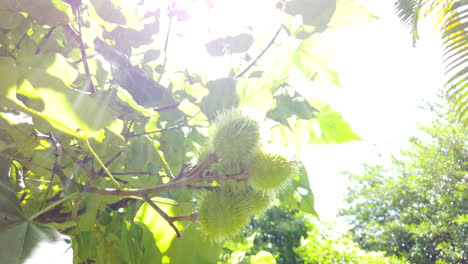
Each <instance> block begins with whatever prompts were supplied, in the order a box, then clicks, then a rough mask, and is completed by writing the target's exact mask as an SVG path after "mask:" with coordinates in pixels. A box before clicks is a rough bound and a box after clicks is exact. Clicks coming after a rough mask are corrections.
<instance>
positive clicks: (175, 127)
mask: <svg viewBox="0 0 468 264" xmlns="http://www.w3.org/2000/svg"><path fill="white" fill-rule="evenodd" d="M199 113H200V112H197V113H196V114H195V115H193V116H191V117H190V118H189V119H187V120H185V121H184V122H183V123H182V124H180V125H175V126H171V127H168V128H162V129H158V130H155V131H150V132H145V133H140V134H134V133H130V134H129V135H128V138H131V137H139V136H146V135H151V134H155V133H160V132H164V131H168V130H173V129H178V128H182V127H184V126H186V125H187V124H188V122H190V120H192V119H194V118H195V117H196V116H197V115H198V114H199Z"/></svg>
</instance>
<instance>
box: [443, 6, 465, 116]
mask: <svg viewBox="0 0 468 264" xmlns="http://www.w3.org/2000/svg"><path fill="white" fill-rule="evenodd" d="M445 17H446V19H445V21H444V23H443V24H441V26H442V32H443V34H442V39H443V43H444V53H443V56H444V64H445V65H444V66H445V71H446V72H445V75H446V76H447V82H446V87H449V89H448V90H447V97H448V98H449V100H450V101H451V102H452V103H453V104H454V105H455V106H456V109H457V113H458V116H459V117H460V118H461V119H462V120H463V121H464V122H465V123H468V115H467V113H468V1H467V0H459V1H453V4H452V5H451V6H450V7H449V8H447V9H446V16H445Z"/></svg>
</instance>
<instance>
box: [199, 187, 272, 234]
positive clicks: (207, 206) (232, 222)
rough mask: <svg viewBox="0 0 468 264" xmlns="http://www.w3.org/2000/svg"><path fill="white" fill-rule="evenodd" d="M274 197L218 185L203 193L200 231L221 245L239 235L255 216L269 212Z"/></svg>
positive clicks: (250, 190)
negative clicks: (214, 188) (212, 189)
mask: <svg viewBox="0 0 468 264" xmlns="http://www.w3.org/2000/svg"><path fill="white" fill-rule="evenodd" d="M271 199H272V198H271V196H268V195H265V194H263V193H260V192H257V191H255V190H253V189H252V188H250V187H249V186H248V185H245V188H239V189H238V188H231V187H229V186H219V187H218V188H217V189H216V190H214V191H206V192H204V193H203V194H202V195H201V197H200V199H199V208H198V209H199V211H198V223H199V225H200V231H201V232H202V234H204V235H205V236H206V237H207V238H209V239H210V240H211V241H214V242H222V241H225V240H227V239H230V238H232V237H234V236H235V235H237V234H238V233H239V232H240V231H241V230H242V229H243V228H244V227H245V226H246V225H247V224H248V223H249V222H250V218H251V217H252V216H253V215H255V214H256V213H261V212H263V211H264V210H266V209H267V208H268V207H269V205H270V203H271Z"/></svg>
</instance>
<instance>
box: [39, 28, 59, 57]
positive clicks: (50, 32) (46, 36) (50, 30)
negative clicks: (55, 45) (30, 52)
mask: <svg viewBox="0 0 468 264" xmlns="http://www.w3.org/2000/svg"><path fill="white" fill-rule="evenodd" d="M56 28H57V26H53V27H51V28H50V29H49V32H47V34H46V35H45V36H44V37H43V38H42V40H41V43H39V44H38V45H37V49H36V51H35V52H34V55H37V54H39V53H40V52H41V46H42V44H43V43H44V42H45V40H47V39H48V38H50V35H52V33H53V32H54V31H55V29H56Z"/></svg>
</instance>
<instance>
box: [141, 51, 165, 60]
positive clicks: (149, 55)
mask: <svg viewBox="0 0 468 264" xmlns="http://www.w3.org/2000/svg"><path fill="white" fill-rule="evenodd" d="M160 55H161V51H160V50H156V49H152V50H148V51H147V52H145V55H144V56H143V62H145V63H146V62H149V61H154V60H156V59H157V58H159V56H160Z"/></svg>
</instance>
